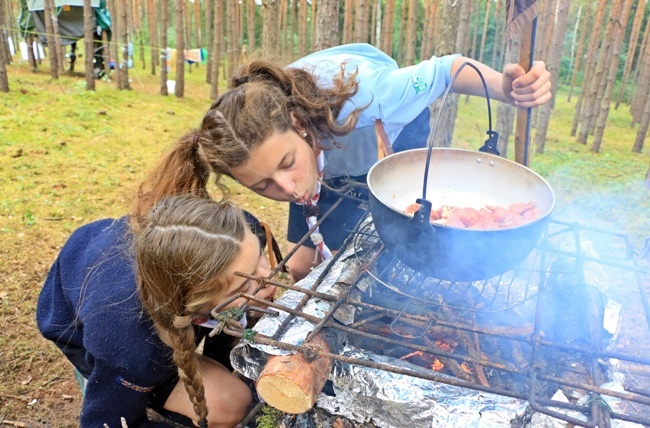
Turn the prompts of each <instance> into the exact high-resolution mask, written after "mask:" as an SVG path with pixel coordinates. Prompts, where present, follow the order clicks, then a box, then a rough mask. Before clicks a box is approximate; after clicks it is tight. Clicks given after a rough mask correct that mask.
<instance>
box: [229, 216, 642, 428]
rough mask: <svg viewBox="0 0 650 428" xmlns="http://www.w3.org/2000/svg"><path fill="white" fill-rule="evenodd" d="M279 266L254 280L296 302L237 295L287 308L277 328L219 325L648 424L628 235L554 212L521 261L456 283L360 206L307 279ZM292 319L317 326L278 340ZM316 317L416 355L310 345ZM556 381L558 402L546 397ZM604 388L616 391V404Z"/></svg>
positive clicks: (267, 340)
mask: <svg viewBox="0 0 650 428" xmlns="http://www.w3.org/2000/svg"><path fill="white" fill-rule="evenodd" d="M350 252H352V253H353V254H354V257H352V258H347V259H345V260H343V261H342V260H341V255H343V254H349V253H350ZM285 261H286V259H285ZM341 263H344V264H345V266H344V271H345V273H344V275H342V277H341V278H339V279H338V280H337V287H335V289H332V290H331V291H328V292H325V293H324V292H319V291H316V290H317V289H318V287H319V286H320V285H321V283H323V281H324V280H325V279H326V278H327V277H328V275H329V274H330V272H331V271H332V270H333V268H335V267H337V266H338V267H340V264H341ZM278 269H279V268H278ZM278 269H276V271H275V272H274V273H273V274H272V275H271V276H270V278H257V279H258V280H259V281H260V282H261V283H264V282H267V283H273V284H274V285H276V286H278V287H282V288H285V289H287V290H293V292H296V293H299V295H300V296H301V299H300V302H298V304H297V305H295V306H291V307H289V306H284V305H282V304H279V303H276V302H267V301H263V300H260V299H257V298H255V297H254V296H253V295H237V296H233V299H236V298H238V297H247V298H249V299H250V301H249V305H250V306H251V307H254V306H256V301H257V302H258V303H260V304H263V305H265V306H267V307H268V308H267V309H265V310H264V312H266V313H269V314H270V315H272V314H273V313H286V314H288V315H287V316H286V318H285V319H284V320H283V321H282V322H281V323H280V326H279V328H278V330H277V332H276V333H275V334H273V335H264V334H262V333H260V332H257V333H254V332H253V331H250V330H245V331H242V330H241V328H240V327H239V325H238V324H236V323H229V324H227V325H225V326H224V327H223V330H224V331H225V332H226V333H228V334H231V335H234V336H238V337H244V338H245V339H247V340H249V341H251V342H254V343H260V344H265V345H271V346H273V347H277V348H281V349H284V350H289V351H293V352H307V353H311V354H315V355H319V356H326V357H329V358H332V359H334V360H338V361H343V362H346V363H349V364H355V365H360V366H366V367H372V368H377V369H381V370H386V371H391V372H394V373H400V374H404V375H407V376H413V377H418V378H422V379H427V380H431V381H436V382H442V383H446V384H449V385H456V386H461V387H466V388H471V389H474V390H477V391H485V392H489V393H493V394H498V395H503V396H508V397H514V398H518V399H522V400H526V401H527V402H528V403H529V405H530V408H532V409H533V410H534V411H537V412H541V413H543V414H547V415H550V416H552V417H555V418H558V419H561V420H564V421H567V422H569V423H572V424H574V425H578V426H600V427H608V426H611V421H612V420H620V421H630V422H636V423H640V424H645V425H650V359H649V358H648V355H650V316H649V314H650V311H649V303H650V301H649V300H648V292H649V288H650V272H649V270H648V266H647V263H646V261H644V260H643V259H642V257H640V255H639V254H635V252H634V251H633V249H632V248H631V245H630V243H629V241H628V240H627V239H626V237H625V236H624V235H620V234H617V233H611V232H608V231H604V230H598V229H592V228H586V227H581V226H579V225H577V224H569V223H564V222H560V221H551V222H550V224H549V227H548V230H547V232H546V233H545V234H544V236H543V238H542V240H541V241H540V243H539V244H538V245H537V247H536V248H535V250H534V251H533V252H532V253H531V255H530V256H529V257H528V258H527V259H526V260H525V261H524V262H522V264H521V265H520V266H519V267H518V268H517V269H515V270H513V271H509V272H506V273H504V274H503V275H501V276H499V277H495V278H490V279H488V280H484V281H474V282H470V283H459V282H449V281H442V280H437V279H435V278H427V277H425V276H423V275H420V274H419V273H418V272H415V271H413V270H412V269H410V268H408V267H407V266H406V265H404V264H403V263H402V262H401V261H400V260H397V259H395V258H394V257H392V255H391V254H389V253H388V252H387V251H386V250H385V249H384V247H383V245H382V244H381V241H380V240H379V238H378V236H377V235H376V234H375V232H374V228H373V225H372V221H371V218H370V217H369V216H368V217H367V218H366V219H364V220H363V221H362V222H360V224H359V225H358V226H357V228H356V229H355V230H354V231H352V233H351V234H350V236H349V238H348V239H347V240H346V243H345V244H344V248H342V249H341V251H340V252H339V253H338V254H337V256H335V258H334V259H333V260H332V261H330V263H329V264H328V265H327V266H326V267H325V268H324V269H323V270H322V272H321V273H320V275H319V276H318V278H315V279H314V278H313V277H311V276H310V277H309V278H308V279H309V280H310V281H313V283H310V284H308V285H309V286H308V287H306V288H301V287H300V286H299V285H301V284H298V286H290V285H286V284H284V283H282V282H281V281H279V280H277V278H276V275H277V271H278ZM313 300H318V301H320V302H327V303H328V307H329V309H328V310H327V311H325V312H322V313H318V314H317V315H314V313H313V311H305V307H307V306H308V305H309V303H310V301H313ZM226 304H227V303H226ZM343 310H345V311H347V312H353V313H355V318H354V319H353V320H351V321H350V322H349V323H347V325H344V324H342V323H341V322H339V321H338V320H337V319H335V313H337V311H338V313H339V314H340V313H341V311H343ZM300 321H305V322H308V323H310V324H311V325H313V326H314V327H313V332H312V333H311V334H310V336H308V337H307V338H306V339H305V341H304V343H301V344H299V345H298V344H293V343H290V342H289V341H285V340H283V339H282V337H283V336H282V335H283V333H284V332H285V331H286V329H287V328H288V326H290V325H292V323H295V322H300ZM323 328H329V329H334V330H336V331H337V332H339V333H340V334H341V335H344V336H345V338H346V340H347V341H350V342H353V343H355V344H357V346H363V347H364V348H365V349H368V350H376V352H381V353H382V354H384V355H389V356H392V357H394V358H398V359H401V360H403V361H408V362H413V363H414V366H413V368H409V367H404V366H395V365H392V364H386V363H377V362H374V361H367V360H363V359H356V358H351V357H348V356H344V355H338V354H337V353H335V352H332V353H322V352H320V351H319V350H315V349H313V348H311V347H309V345H308V343H309V339H310V337H311V335H312V334H316V333H317V332H319V331H320V330H321V329H323ZM416 360H424V361H426V363H422V362H420V363H417V362H416ZM441 365H442V366H443V367H442V368H441V367H440V366H441ZM612 369H615V371H616V373H618V374H619V375H620V374H622V375H624V378H625V381H624V382H623V383H622V387H623V388H622V389H618V390H612V389H610V387H608V386H607V385H606V382H607V381H608V380H610V376H611V372H612ZM557 390H561V391H562V392H563V394H564V396H566V398H567V400H566V401H564V400H558V399H557V398H554V395H553V393H554V391H557ZM605 398H607V399H612V398H613V399H616V400H617V401H618V406H617V410H612V409H611V408H610V406H609V405H608V404H607V401H606V400H605ZM577 414H580V415H584V416H582V417H576V415H577Z"/></svg>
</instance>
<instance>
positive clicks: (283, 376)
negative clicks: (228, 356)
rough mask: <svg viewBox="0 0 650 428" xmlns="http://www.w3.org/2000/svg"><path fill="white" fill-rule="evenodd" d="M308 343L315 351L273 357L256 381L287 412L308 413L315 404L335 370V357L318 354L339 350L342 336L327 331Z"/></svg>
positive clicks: (263, 394) (269, 400)
mask: <svg viewBox="0 0 650 428" xmlns="http://www.w3.org/2000/svg"><path fill="white" fill-rule="evenodd" d="M304 346H305V348H307V350H308V351H309V350H310V349H311V350H313V351H315V352H313V353H312V352H300V353H297V354H292V355H275V356H272V357H271V358H269V360H268V362H267V363H266V365H265V366H264V370H262V373H261V374H260V376H259V378H258V379H257V382H256V388H257V392H258V393H259V395H260V397H262V399H263V400H264V401H266V402H267V403H268V404H269V405H271V406H273V407H275V408H276V409H278V410H281V411H283V412H285V413H290V414H299V413H304V412H306V411H308V410H309V409H311V408H312V407H313V406H314V404H315V403H316V399H317V398H318V394H320V392H321V390H322V389H323V386H324V385H325V382H326V381H327V378H328V376H329V374H330V372H331V370H332V360H331V359H330V358H326V357H320V356H318V355H317V354H316V353H317V352H325V353H330V352H336V349H337V348H338V339H337V336H336V335H335V334H334V333H333V332H330V331H326V330H323V331H321V332H320V333H319V334H317V335H316V336H314V338H313V339H312V340H311V341H309V343H307V344H305V345H304Z"/></svg>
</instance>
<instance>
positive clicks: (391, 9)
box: [381, 0, 395, 56]
mask: <svg viewBox="0 0 650 428" xmlns="http://www.w3.org/2000/svg"><path fill="white" fill-rule="evenodd" d="M394 20H395V0H386V9H385V10H384V20H383V23H382V25H381V50H382V51H384V52H385V53H386V55H388V56H393V28H394V25H393V21H394Z"/></svg>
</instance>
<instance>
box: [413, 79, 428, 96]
mask: <svg viewBox="0 0 650 428" xmlns="http://www.w3.org/2000/svg"><path fill="white" fill-rule="evenodd" d="M413 87H414V88H415V93H416V94H419V93H420V92H424V91H426V90H427V82H425V81H424V79H422V78H421V77H420V76H413Z"/></svg>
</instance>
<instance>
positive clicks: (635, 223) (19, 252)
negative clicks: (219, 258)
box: [0, 62, 650, 427]
mask: <svg viewBox="0 0 650 428" xmlns="http://www.w3.org/2000/svg"><path fill="white" fill-rule="evenodd" d="M8 73H9V84H10V89H11V92H9V93H8V94H3V95H2V97H0V112H2V114H0V184H1V186H0V187H1V188H2V189H3V194H2V196H1V197H0V239H1V240H2V243H3V245H1V246H0V364H1V366H2V369H1V370H2V372H1V374H0V425H1V426H14V427H74V426H77V425H78V414H79V410H80V406H81V400H82V397H81V393H80V391H79V388H78V386H77V383H76V381H75V378H74V376H73V372H72V370H71V366H70V364H69V363H68V362H67V361H66V360H65V359H64V357H63V356H62V355H61V353H60V352H59V351H58V350H57V349H56V348H55V347H54V346H53V345H52V344H51V343H49V342H47V341H46V340H44V339H43V338H42V337H41V336H40V334H39V333H38V330H37V328H36V325H35V315H34V314H35V307H36V301H37V298H38V293H39V290H40V288H41V285H42V283H43V280H44V278H45V276H46V274H47V272H48V269H49V267H50V265H51V263H52V262H53V261H54V259H55V257H56V255H57V253H58V251H59V250H60V248H61V246H62V245H63V243H64V242H65V240H66V239H67V237H68V236H69V235H70V233H71V232H72V231H73V230H75V229H76V228H78V227H79V226H81V225H83V224H85V223H88V222H90V221H93V220H96V219H99V218H104V217H118V216H122V215H124V214H125V213H126V212H127V211H128V210H129V204H130V202H131V199H132V196H133V195H134V192H135V189H136V188H137V185H138V184H139V182H140V181H141V180H142V178H144V176H145V174H146V172H147V171H148V170H150V169H151V168H152V167H153V165H154V164H155V163H156V161H157V160H158V159H159V158H160V156H161V154H162V153H164V152H165V151H166V149H167V148H169V146H170V145H171V144H173V142H174V141H175V140H176V139H177V138H179V137H180V136H181V135H183V133H185V132H187V131H189V130H190V129H191V128H192V127H196V126H198V124H199V123H200V120H201V118H202V115H203V113H204V112H205V111H206V110H207V109H208V108H209V105H210V99H209V96H208V95H209V92H210V90H209V86H208V85H207V84H206V83H205V82H204V81H205V69H204V68H203V67H198V68H197V67H194V68H193V69H192V72H191V73H190V72H189V71H186V79H187V81H186V85H185V97H184V98H176V97H175V96H173V95H172V96H168V97H163V96H160V95H158V92H159V87H160V83H159V76H151V75H150V74H149V71H148V68H147V69H146V70H143V69H132V70H130V77H131V87H132V90H130V91H118V90H117V89H116V88H115V84H114V82H105V81H98V82H97V90H96V91H94V92H89V91H86V90H85V80H84V78H83V76H62V77H61V78H60V79H59V80H51V79H50V77H49V73H48V72H47V68H46V67H45V66H43V67H41V69H40V70H39V72H38V73H32V72H31V71H30V70H29V69H28V67H27V66H26V64H24V63H20V62H19V63H16V64H15V65H11V66H9V70H8ZM575 101H576V100H575V99H574V102H573V103H568V102H567V101H566V96H565V95H564V94H560V97H558V100H557V102H556V106H555V110H554V113H553V117H552V120H551V125H550V128H549V131H548V135H547V139H546V147H545V152H544V153H543V154H535V155H534V156H533V158H532V160H531V168H532V169H534V170H535V171H536V172H538V173H539V174H541V175H542V176H543V177H545V178H546V179H547V180H548V181H549V182H550V184H551V185H552V187H553V188H554V189H555V191H556V193H557V195H556V196H557V207H556V212H555V215H556V216H558V217H560V218H562V219H563V220H565V221H580V222H584V223H586V224H595V225H599V226H601V227H607V228H610V229H612V230H616V231H620V232H621V233H626V234H630V236H631V238H632V241H633V242H634V245H636V247H637V248H640V247H641V246H642V245H643V243H644V241H645V239H646V238H648V237H649V236H650V216H648V215H647V213H648V212H650V189H648V187H646V186H645V184H644V177H645V174H646V171H647V170H648V166H649V164H650V156H649V154H650V147H647V146H648V144H646V148H645V150H644V153H642V154H635V153H632V152H631V148H632V145H633V142H634V138H635V136H636V130H635V129H634V128H631V127H630V126H629V123H630V117H629V109H628V108H627V107H625V106H623V107H621V108H620V109H618V110H614V109H612V112H611V115H610V121H609V125H608V127H607V129H606V132H605V138H604V141H603V145H602V150H601V152H600V153H592V152H591V151H590V150H589V146H584V145H580V144H577V143H575V140H574V138H572V137H570V136H569V131H570V127H571V123H572V120H573V109H574V107H575ZM486 124H487V120H486V113H485V104H484V102H479V101H476V102H474V100H471V101H470V102H469V103H468V104H466V103H465V102H464V99H461V101H460V103H459V116H458V120H457V129H456V133H455V141H454V145H453V146H455V147H462V148H473V149H477V148H478V147H480V146H482V144H483V140H484V138H485V131H486ZM231 190H232V198H233V199H234V200H235V201H236V202H237V203H238V204H239V205H240V206H242V207H243V208H245V209H248V210H250V211H251V212H253V213H255V214H256V215H258V216H259V217H260V218H262V219H264V221H266V222H267V223H269V224H270V225H271V226H272V228H273V230H274V231H275V234H276V236H277V237H278V238H279V240H280V242H281V245H283V247H284V243H285V240H284V236H285V230H286V226H285V221H286V209H287V207H286V205H285V204H281V203H276V202H272V201H269V200H265V199H262V198H259V197H257V196H256V195H254V194H253V193H251V192H249V191H247V190H246V189H242V188H241V187H239V186H238V185H237V184H236V183H232V185H231Z"/></svg>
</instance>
